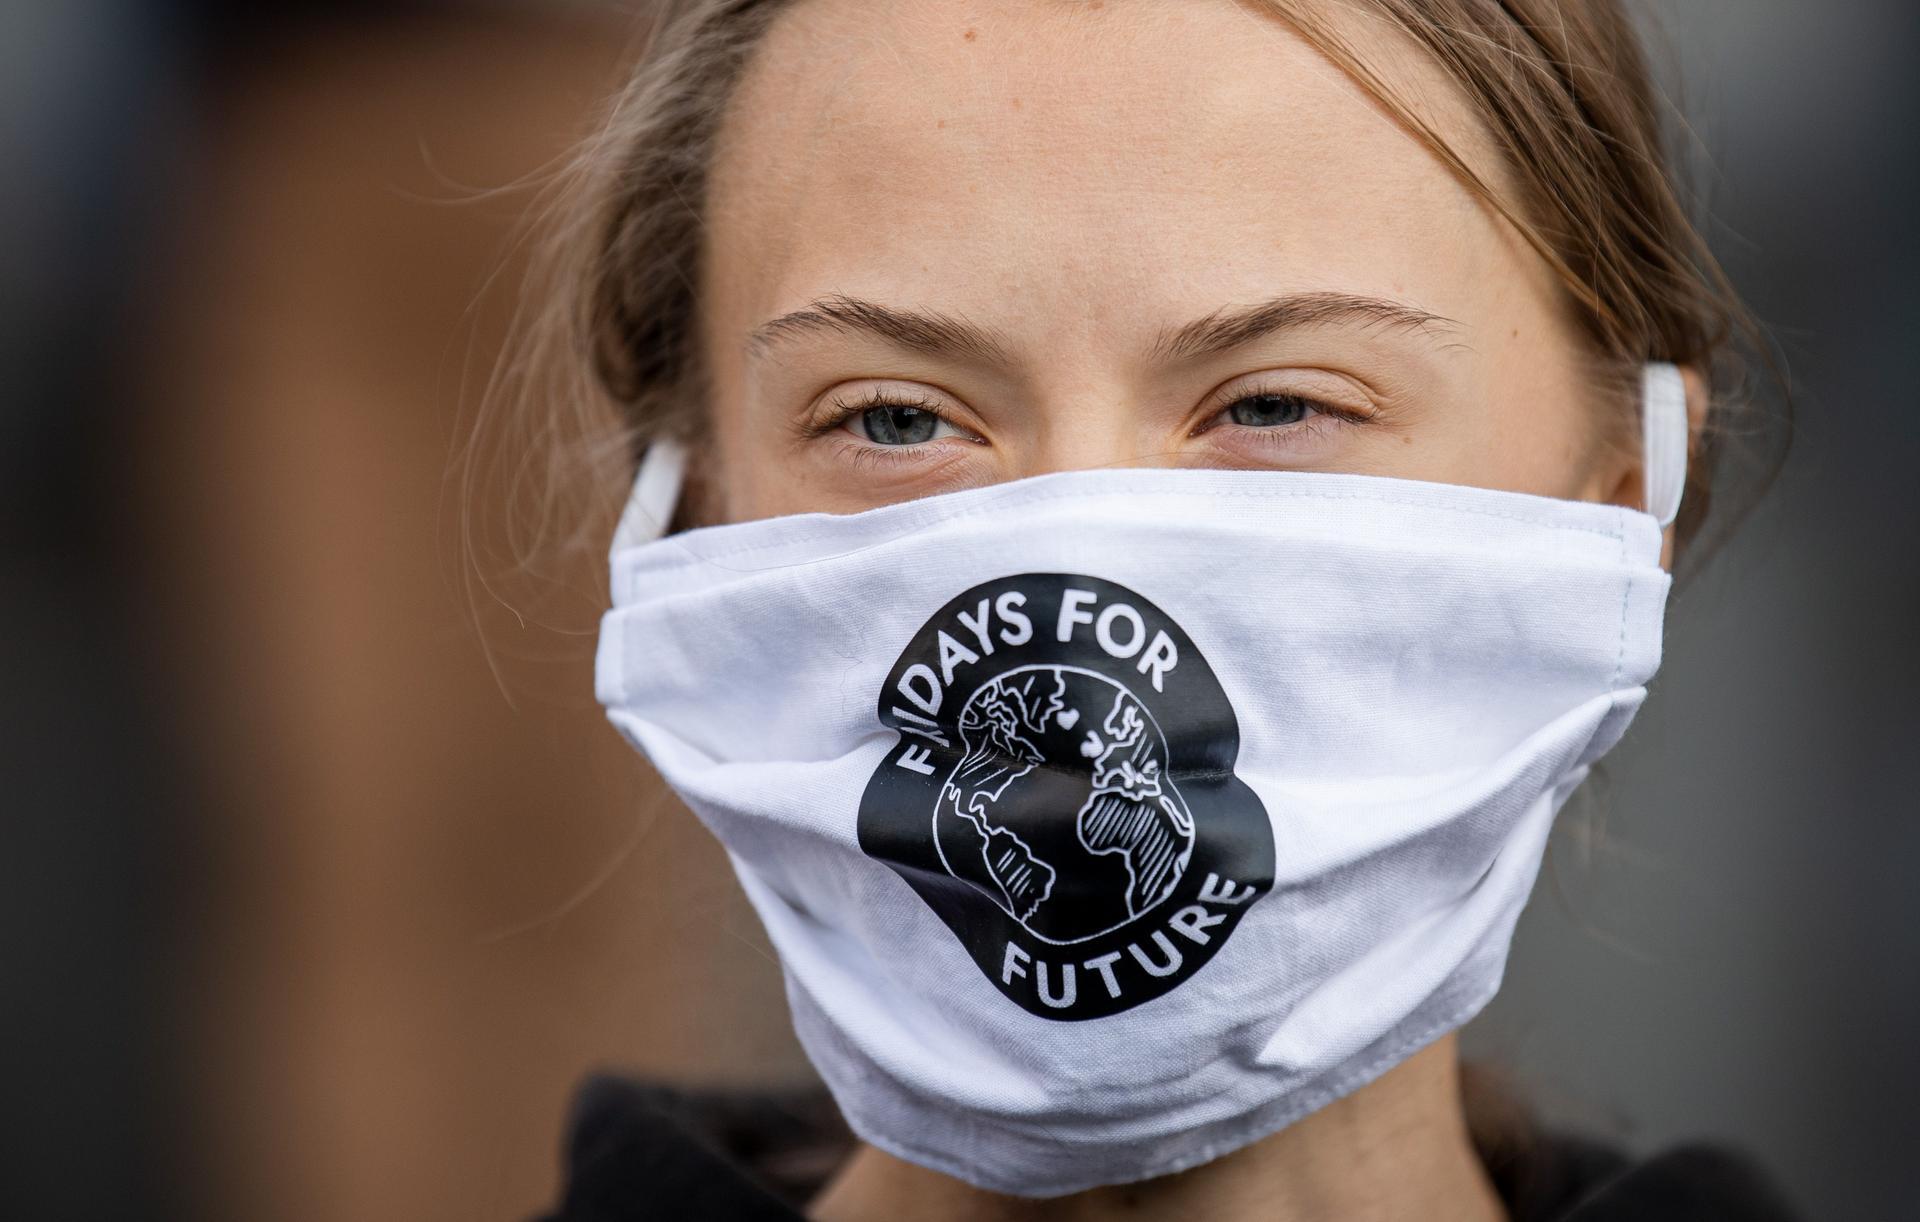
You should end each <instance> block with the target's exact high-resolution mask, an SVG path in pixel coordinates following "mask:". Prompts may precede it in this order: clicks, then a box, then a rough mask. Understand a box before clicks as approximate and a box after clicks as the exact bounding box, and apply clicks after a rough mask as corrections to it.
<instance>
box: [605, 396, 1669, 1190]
mask: <svg viewBox="0 0 1920 1222" xmlns="http://www.w3.org/2000/svg"><path fill="white" fill-rule="evenodd" d="M1645 387H1646V401H1645V412H1644V416H1645V437H1646V454H1647V485H1648V488H1649V493H1650V495H1649V510H1648V512H1644V513H1643V512H1640V511H1637V510H1631V509H1622V508H1619V507H1615V506H1608V505H1599V504H1592V503H1586V502H1576V501H1563V500H1558V499H1553V498H1548V497H1541V496H1533V495H1528V494H1524V493H1516V492H1502V491H1494V490H1490V489H1485V488H1474V487H1464V486H1457V485H1451V484H1437V483H1428V482H1423V481H1412V480H1401V479H1389V478H1382V477H1378V476H1363V475H1337V474H1325V473H1316V472H1294V471H1221V470H1191V469H1125V470H1114V469H1106V470H1093V471H1072V472H1061V473H1057V474H1050V475H1042V476H1036V477H1033V478H1030V479H1022V480H1017V481H1014V482H1011V483H1004V484H998V485H994V486H991V487H985V488H976V489H970V490H967V491H962V492H955V493H948V494H944V495H939V496H932V497H926V498H923V499H920V500H915V501H908V502H904V503H901V504H895V505H889V506H886V507H883V508H879V509H873V510H868V511H866V512H863V513H856V514H847V515H833V514H820V513H809V514H799V515H794V516H789V517H780V518H772V519H765V520H761V521H753V522H744V523H738V524H732V525H723V526H713V527H705V528H701V529H697V530H692V531H687V532H685V533H682V534H678V535H674V536H670V537H667V538H664V539H662V538H657V537H656V535H657V533H658V524H661V523H664V522H665V521H666V520H667V519H668V517H669V516H670V512H671V508H672V504H673V501H674V499H675V497H676V495H677V491H678V477H679V464H680V462H681V461H682V456H681V451H680V448H679V447H678V446H677V445H673V444H672V443H656V444H655V446H654V447H653V448H651V449H650V450H649V452H648V455H647V459H646V461H645V462H644V463H643V465H642V470H641V473H640V476H639V478H638V480H637V481H636V484H635V489H634V495H633V499H632V501H631V502H630V504H629V506H628V510H627V513H626V515H625V517H624V518H623V520H622V523H621V527H620V530H619V532H618V534H617V535H616V538H615V544H614V550H613V555H612V563H613V574H612V576H613V601H614V605H613V608H612V610H610V611H609V612H608V613H607V615H606V618H605V620H604V622H603V624H602V628H601V635H600V647H599V655H598V671H597V690H598V694H599V697H600V700H601V701H602V703H604V704H605V705H606V706H607V709H608V715H609V717H610V718H611V719H612V721H613V723H614V724H615V725H616V726H618V727H619V728H620V730H621V731H622V732H623V733H624V734H626V736H627V737H628V738H629V739H630V740H631V741H632V742H633V743H634V744H635V745H637V746H638V747H639V748H640V749H641V750H642V751H644V752H645V753H646V755H647V757H648V758H649V759H650V760H651V761H652V762H653V764H654V765H655V766H656V767H657V768H658V769H659V771H660V773H661V774H662V776H663V777H664V778H665V779H666V781H667V782H668V784H670V785H671V786H672V787H673V788H674V790H675V791H676V792H678V794H679V795H680V796H681V797H682V798H683V799H684V800H685V801H686V803H687V804H688V806H690V807H691V808H692V809H693V811H694V813H695V814H696V815H698V816H699V817H700V819H701V820H702V821H703V822H704V823H705V824H706V825H707V827H708V828H710V829H711V830H712V831H713V832H714V834H715V835H717V836H718V837H719V838H720V841H721V843H722V844H723V845H724V846H725V847H726V849H727V850H728V853H729V855H730V857H731V859H732V861H733V864H734V867H735V870H736V871H737V873H738V874H739V877H740V881H741V884H742V885H743V887H744V888H745V890H746V893H747V896H748V898H749V899H750V900H751V901H752V903H753V905H754V907H755V908H756V910H757V911H758V912H759V914H760V917H761V919H762V920H763V921H764V922H765V924H766V927H767V932H768V934H769V936H770V937H771V939H772V941H773V944H774V946H775V947H776V948H777V949H778V951H779V954H780V960H781V965H782V967H783V969H784V971H785V975H786V982H787V995H788V999H789V1002H790V1004H791V1006H792V1010H793V1017H794V1022H795V1025H796V1027H797V1030H798V1033H799V1036H800V1039H801V1042H802V1044H803V1045H804V1046H805V1048H806V1050H807V1053H808V1055H809V1056H810V1057H811V1058H812V1060H813V1062H814V1064H815V1066H816V1067H817V1068H818V1069H819V1071H820V1073H821V1075H822V1077H823V1078H824V1079H825V1080H826V1083H827V1086H828V1087H829V1088H830V1089H831V1090H832V1092H833V1094H834V1096H835V1098H836V1099H837V1101H838V1103H839V1105H840V1107H841V1109H842V1110H843V1111H844V1113H845V1115H846V1118H847V1120H848V1122H849V1123H850V1125H851V1126H852V1127H853V1129H854V1130H855V1132H857V1133H858V1134H859V1135H860V1136H861V1137H862V1138H864V1139H865V1140H867V1141H869V1142H871V1143H873V1144H874V1145H877V1146H879V1147H881V1148H883V1149H886V1150H888V1151H891V1152H892V1153H894V1154H896V1155H898V1156H900V1157H902V1158H906V1159H909V1160H912V1161H914V1162H917V1163H920V1164H923V1165H925V1166H928V1167H932V1168H935V1169H936V1170H939V1171H943V1172H946V1173H948V1174H951V1175H954V1176H957V1177H959V1178H961V1179H964V1180H967V1181H969V1182H971V1183H973V1184H976V1185H978V1186H980V1187H983V1188H988V1189H993V1190H997V1191H1002V1192H1010V1193H1018V1194H1022V1195H1028V1196H1051V1195H1057V1194H1060V1193H1066V1192H1072V1191H1077V1190H1080V1189H1084V1188H1088V1187H1092V1186H1095V1185H1100V1184H1110V1183H1118V1182H1123V1181H1128V1180H1137V1179H1143V1178H1147V1177H1150V1176H1156V1175H1162V1174H1166V1173H1170V1172H1173V1171H1178V1170H1181V1169H1183V1168H1186V1167H1190V1166H1193V1165H1195V1164H1197V1163H1201V1162H1204V1161H1207V1160H1209V1159H1212V1158H1215V1157H1218V1156H1219V1155H1221V1154H1224V1153H1226V1152H1227V1151H1229V1150H1232V1149H1235V1148H1236V1147H1239V1146H1242V1145H1245V1144H1247V1143H1248V1142H1251V1141H1253V1140H1255V1139H1257V1138H1259V1137H1262V1136H1264V1135H1266V1134H1268V1133H1270V1132H1273V1131H1274V1130H1276V1129H1279V1128H1281V1127H1282V1126H1284V1125H1287V1124H1289V1123H1290V1122H1292V1121H1294V1120H1296V1119H1298V1118H1299V1117H1301V1116H1303V1115H1305V1114H1306V1113H1308V1112H1311V1111H1313V1110H1315V1109H1317V1108H1319V1107H1321V1106H1323V1105H1325V1104H1327V1103H1328V1102H1330V1101H1332V1100H1333V1099H1336V1098H1338V1097H1340V1096H1342V1095H1344V1094H1346V1093H1348V1092H1350V1091H1352V1090H1354V1089H1356V1088H1358V1087H1360V1086H1362V1085H1364V1084H1365V1083H1367V1082H1369V1081H1372V1080H1373V1079H1374V1078H1376V1077H1378V1076H1379V1075H1380V1074H1381V1073H1383V1072H1385V1071H1386V1070H1387V1069H1388V1068H1390V1067H1391V1066H1393V1065H1395V1064H1397V1063H1398V1062H1400V1061H1401V1060H1403V1059H1405V1058H1406V1057H1407V1056H1409V1055H1410V1054H1412V1053H1413V1052H1414V1051H1416V1050H1417V1049H1419V1048H1421V1047H1422V1046H1424V1045H1426V1044H1427V1043H1429V1042H1431V1041H1432V1040H1434V1039H1436V1038H1438V1037H1439V1036H1441V1035H1443V1034H1445V1033H1446V1032H1448V1031H1450V1030H1452V1029H1453V1028H1455V1027H1457V1026H1459V1025H1460V1024H1461V1023H1463V1022H1465V1021H1466V1020H1467V1019H1468V1018H1470V1017H1472V1015H1473V1014H1474V1013H1476V1012H1477V1011H1478V1010H1479V1009H1480V1008H1481V1007H1482V1006H1483V1005H1484V1004H1485V1003H1486V1002H1487V1000H1488V999H1489V998H1490V997H1491V996H1492V995H1493V993H1494V991H1495V989H1496V988H1497V987H1498V986H1499V983H1500V977H1501V972H1502V969H1503V967H1504V964H1505V961H1506V954H1507V946H1508V941H1509V938H1510V936H1511V933H1512V929H1513V924H1514V920H1515V918H1516V917H1517V916H1518V915H1519V912H1520V909H1521V907H1522V906H1523V904H1524V903H1525V901H1526V898H1527V894H1528V891H1529V890H1530V889H1531V887H1532V884H1533V880H1534V876H1535V873H1536V872H1537V870H1538V868H1539V864H1540V860H1541V856H1542V853H1543V851H1544V846H1545V844H1546V839H1547V832H1548V829H1549V827H1550V825H1551V824H1552V821H1553V818H1554V815H1555V813H1556V812H1557V811H1558V810H1559V809H1560V807H1561V805H1562V803H1564V802H1565V800H1566V799H1567V796H1568V795H1569V794H1570V793H1571V792H1572V791H1573V789H1574V788H1575V787H1576V786H1577V785H1578V784H1579V783H1580V781H1581V780H1582V779H1583V778H1584V777H1585V776H1586V775H1587V772H1588V769H1589V768H1590V767H1591V765H1592V764H1593V763H1594V761H1595V760H1597V759H1599V758H1600V756H1601V755H1602V754H1604V753H1605V752H1606V751H1607V750H1608V748H1610V747H1612V746H1613V744H1614V743H1615V742H1616V741H1617V740H1618V739H1619V738H1620V735H1621V734H1622V732H1624V731H1625V729H1626V727H1627V723H1628V722H1629V721H1630V720H1631V719H1632V717H1633V715H1634V712H1635V711H1636V710H1637V709H1638V708H1639V706H1640V703H1641V700H1642V699H1643V698H1644V697H1645V695H1646V689H1645V687H1644V684H1645V683H1646V682H1647V680H1648V678H1649V677H1650V676H1652V674H1653V673H1654V670H1655V668H1656V666H1657V665H1658V664H1659V660H1660V637H1661V619H1662V613H1663V610H1664V607H1665V602H1666V594H1667V588H1668V584H1669V580H1668V576H1667V574H1666V572H1665V571H1664V570H1663V569H1662V568H1661V566H1660V559H1659V558H1660V550H1661V528H1662V527H1663V526H1664V525H1665V524H1666V523H1668V522H1670V521H1671V520H1672V518H1673V515H1674V513H1675V511H1676V509H1677V507H1678V503H1679V492H1680V485H1681V482H1682V477H1683V475H1684V469H1685V461H1686V457H1685V456H1686V443H1687V423H1686V412H1685V402H1684V393H1683V391H1682V389H1681V384H1680V379H1679V374H1678V371H1677V370H1675V369H1674V368H1673V367H1672V366H1670V365H1664V364H1661V365H1651V366H1649V367H1648V370H1647V377H1646V382H1645Z"/></svg>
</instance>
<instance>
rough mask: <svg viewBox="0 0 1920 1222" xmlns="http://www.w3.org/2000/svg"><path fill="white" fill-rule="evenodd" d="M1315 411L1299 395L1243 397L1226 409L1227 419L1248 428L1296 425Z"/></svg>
mask: <svg viewBox="0 0 1920 1222" xmlns="http://www.w3.org/2000/svg"><path fill="white" fill-rule="evenodd" d="M1315 410H1316V409H1315V407H1314V404H1313V402H1312V401H1311V400H1309V399H1303V398H1301V397H1300V396H1299V395H1285V394H1255V395H1244V396H1242V397H1241V398H1238V399H1235V400H1234V401H1233V403H1232V405H1231V406H1229V407H1228V408H1227V419H1229V420H1231V421H1233V422H1234V423H1235V424H1240V425H1245V426H1246V427H1248V428H1257V429H1258V428H1275V427H1278V426H1281V425H1288V424H1298V423H1300V422H1301V421H1302V420H1304V419H1306V418H1307V416H1308V415H1310V414H1314V413H1315Z"/></svg>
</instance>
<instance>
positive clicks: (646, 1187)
mask: <svg viewBox="0 0 1920 1222" xmlns="http://www.w3.org/2000/svg"><path fill="white" fill-rule="evenodd" d="M852 1146H853V1136H852V1134H851V1133H849V1132H848V1131H847V1129H846V1127H845V1125H844V1124H842V1123H841V1120H840V1114H839V1112H838V1111H837V1110H836V1109H835V1108H834V1106H833V1101H832V1099H831V1098H829V1097H828V1096H827V1094H826V1092H825V1091H824V1090H819V1089H811V1090H796V1091H769V1090H753V1091H725V1090H684V1089H677V1088H674V1087H671V1086H666V1085H663V1084H658V1083H648V1082H641V1081H635V1080H633V1079H628V1078H622V1077H616V1076H613V1075H609V1074H598V1075H595V1076H593V1077H590V1078H588V1079H587V1080H586V1082H585V1083H583V1084H582V1085H581V1086H580V1088H579V1090H578V1091H577V1092H576V1093H575V1095H574V1100H573V1106H572V1108H571V1109H570V1111H569V1114H568V1118H567V1133H566V1146H565V1171H564V1183H563V1185H562V1189H561V1196H560V1201H559V1203H558V1204H557V1205H556V1206H555V1208H554V1210H553V1211H552V1212H551V1213H548V1214H546V1215H543V1217H542V1218H541V1219H539V1222H614V1220H615V1219H619V1220H621V1222H627V1220H633V1222H638V1220H640V1219H649V1218H660V1219H673V1220H674V1222H735V1220H738V1222H798V1220H799V1219H800V1218H801V1214H800V1212H799V1209H800V1207H801V1206H802V1205H803V1204H804V1203H805V1202H806V1200H807V1199H808V1198H809V1197H811V1196H812V1195H813V1193H814V1192H815V1191H816V1190H817V1189H818V1188H819V1186H820V1185H821V1184H823V1183H825V1181H826V1179H827V1177H828V1176H829V1175H831V1174H832V1172H833V1169H834V1168H835V1167H837V1166H838V1165H839V1163H840V1161H841V1159H842V1158H844V1157H845V1156H846V1154H847V1152H848V1151H849V1150H851V1149H852Z"/></svg>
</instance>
